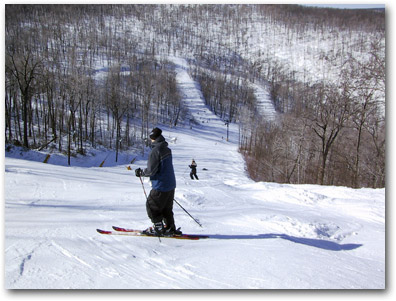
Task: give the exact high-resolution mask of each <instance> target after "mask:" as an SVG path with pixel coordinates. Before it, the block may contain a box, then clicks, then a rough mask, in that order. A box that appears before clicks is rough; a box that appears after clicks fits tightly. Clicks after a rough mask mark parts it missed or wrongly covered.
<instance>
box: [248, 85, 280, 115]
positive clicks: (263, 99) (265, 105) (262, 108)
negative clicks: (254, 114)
mask: <svg viewBox="0 0 396 301" xmlns="http://www.w3.org/2000/svg"><path fill="white" fill-rule="evenodd" d="M251 87H252V88H253V89H254V93H255V95H256V99H257V111H258V113H259V114H260V115H261V116H263V117H264V119H265V120H266V121H276V119H277V116H278V113H277V112H276V110H275V107H274V104H273V103H272V100H271V95H270V93H269V91H268V88H267V87H263V86H261V85H258V84H251Z"/></svg>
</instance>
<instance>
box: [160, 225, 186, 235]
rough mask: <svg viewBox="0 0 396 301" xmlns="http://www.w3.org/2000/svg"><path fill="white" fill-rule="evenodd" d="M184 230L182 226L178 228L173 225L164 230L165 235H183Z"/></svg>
mask: <svg viewBox="0 0 396 301" xmlns="http://www.w3.org/2000/svg"><path fill="white" fill-rule="evenodd" d="M181 235H182V232H181V231H180V228H177V229H176V227H175V226H174V225H173V226H170V227H166V228H165V230H164V236H181Z"/></svg>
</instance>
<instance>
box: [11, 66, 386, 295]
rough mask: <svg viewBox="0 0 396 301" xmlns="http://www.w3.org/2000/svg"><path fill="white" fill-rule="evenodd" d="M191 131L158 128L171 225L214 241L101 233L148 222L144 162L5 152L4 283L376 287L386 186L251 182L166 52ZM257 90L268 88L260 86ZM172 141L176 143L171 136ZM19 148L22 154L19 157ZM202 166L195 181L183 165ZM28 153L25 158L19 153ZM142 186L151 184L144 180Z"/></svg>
mask: <svg viewBox="0 0 396 301" xmlns="http://www.w3.org/2000/svg"><path fill="white" fill-rule="evenodd" d="M174 62H175V63H177V64H178V67H177V69H176V71H177V72H178V74H177V81H178V86H179V88H180V90H181V92H182V95H183V99H184V102H185V104H186V106H187V107H188V108H189V110H190V114H191V115H192V116H193V118H194V119H195V120H196V121H198V123H197V125H195V126H192V127H188V128H180V127H176V128H167V127H162V129H163V134H164V137H165V138H166V139H167V140H168V141H169V142H170V147H171V149H172V151H173V160H174V166H175V172H176V179H177V188H176V195H175V198H176V200H178V201H179V203H181V204H182V206H183V207H184V208H185V209H187V210H188V211H189V212H190V213H191V214H192V216H194V217H195V218H197V219H199V221H200V222H201V223H202V225H203V227H202V228H200V227H199V226H198V225H197V224H196V223H195V222H194V221H193V220H192V219H191V218H190V217H189V216H188V215H186V214H185V213H184V212H183V211H182V210H181V209H180V208H179V207H178V206H177V205H176V204H175V206H174V212H175V221H176V225H177V226H179V227H181V228H182V230H183V232H184V233H190V234H207V235H210V236H211V238H210V239H205V240H198V241H183V240H175V239H162V240H161V242H159V240H158V239H157V238H145V237H123V236H104V235H100V234H98V233H97V232H96V228H102V229H111V226H112V225H115V226H124V227H130V228H136V229H143V228H146V227H147V226H150V221H149V219H148V217H147V215H146V211H145V197H144V194H143V189H142V185H141V183H140V181H139V179H138V178H136V177H135V175H134V172H133V171H130V170H128V169H127V168H126V167H127V166H131V168H132V169H135V168H137V167H144V166H145V164H146V161H145V159H144V158H141V157H139V156H138V157H137V160H136V161H135V162H134V163H133V164H130V161H131V160H132V159H133V158H135V157H136V156H137V155H136V154H133V153H131V154H124V156H122V157H121V159H120V160H119V162H118V165H114V163H111V161H112V160H111V156H110V157H109V158H108V160H107V161H106V162H107V163H106V164H104V166H103V167H102V168H100V167H98V166H99V164H100V162H102V161H103V158H104V157H106V156H107V154H100V153H98V154H96V156H88V157H85V158H72V164H71V165H72V167H66V166H64V165H66V164H65V163H64V162H65V161H66V160H67V158H62V157H60V156H58V157H51V158H50V160H49V162H48V164H43V163H42V161H43V160H44V158H45V154H40V153H35V154H34V153H30V154H29V155H26V154H23V156H21V153H20V152H19V151H18V150H16V149H14V150H13V152H11V153H6V159H5V288H7V289H22V288H23V289H40V288H43V289H44V288H45V289H58V288H63V289H66V288H73V289H102V288H107V289H118V288H122V289H165V288H170V289H172V288H174V289H176V288H177V289H178V288H181V289H383V288H385V189H350V188H345V187H330V186H318V185H286V184H275V183H264V182H260V183H256V182H253V181H252V180H250V179H249V178H248V177H247V175H246V172H245V166H244V160H243V158H242V156H241V155H240V154H239V153H238V128H237V126H236V125H234V124H231V125H230V127H229V131H230V133H229V137H230V139H229V141H228V142H227V141H226V139H225V138H226V130H227V128H226V126H225V125H224V123H223V122H221V121H220V120H218V119H217V118H216V117H215V115H213V114H212V113H210V111H209V110H207V109H206V107H205V106H204V105H203V102H202V99H201V92H200V91H199V90H197V85H196V84H195V83H194V82H193V81H192V79H191V77H190V76H189V75H188V73H187V72H186V68H187V65H186V64H185V61H184V60H180V59H178V58H174ZM264 94H265V93H264ZM171 141H172V142H171ZM26 156H29V158H27V157H26ZM193 158H194V159H195V160H196V162H197V164H198V176H199V178H200V180H199V181H196V180H191V179H190V177H189V168H188V165H189V164H190V163H191V160H192V159H193ZM27 159H29V160H27ZM144 186H145V189H146V191H149V189H150V186H149V183H148V182H145V183H144Z"/></svg>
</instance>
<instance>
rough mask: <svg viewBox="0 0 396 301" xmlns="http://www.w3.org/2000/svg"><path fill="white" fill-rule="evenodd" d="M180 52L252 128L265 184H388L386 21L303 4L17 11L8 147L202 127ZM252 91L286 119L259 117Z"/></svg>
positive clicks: (220, 111) (245, 131) (139, 143)
mask: <svg viewBox="0 0 396 301" xmlns="http://www.w3.org/2000/svg"><path fill="white" fill-rule="evenodd" d="M169 56H181V57H184V58H186V59H187V60H188V62H189V63H190V65H191V66H192V68H191V70H193V71H192V76H193V77H194V79H195V80H196V81H197V82H198V83H199V84H200V86H201V89H202V93H203V95H204V98H205V101H206V102H207V105H208V106H209V107H210V108H211V110H212V111H213V112H215V113H216V115H218V116H219V117H221V118H222V119H223V120H225V121H230V122H235V123H238V124H239V126H240V128H241V137H240V151H241V153H242V154H243V155H244V157H245V159H246V165H247V169H248V171H249V174H250V176H251V177H252V178H253V179H254V180H257V181H276V182H284V183H318V184H331V185H347V186H352V187H384V186H385V74H386V72H385V12H381V11H372V10H335V9H318V8H308V7H303V6H299V5H241V4H238V5H220V4H218V5H197V4H196V5H195V4H194V5H138V4H134V5H14V4H13V5H6V9H5V140H6V146H7V147H10V146H11V145H22V146H24V147H25V148H27V149H39V150H47V151H48V152H51V151H57V152H63V153H65V154H67V155H68V156H69V157H70V156H72V155H76V154H85V153H86V151H87V150H89V149H90V148H98V147H105V148H108V149H113V150H115V151H116V152H117V153H118V152H119V151H124V150H128V149H131V148H136V149H139V148H142V149H144V143H145V142H144V141H145V138H147V135H148V131H149V130H150V129H151V128H152V127H153V126H156V125H158V124H166V125H169V126H191V125H192V124H194V123H195V121H194V120H191V119H189V117H188V112H187V111H186V109H185V108H184V107H183V103H182V101H181V96H180V95H179V93H178V89H177V85H176V80H175V73H174V66H173V64H172V63H171V62H170V60H168V57H169ZM250 83H258V84H261V85H265V86H268V87H269V89H270V91H271V97H272V100H273V103H274V106H275V107H276V109H277V111H278V112H279V118H278V120H276V121H270V120H266V119H265V117H263V116H259V114H258V112H257V110H256V107H257V103H256V102H257V99H256V98H255V94H254V90H253V89H252V88H251V85H250Z"/></svg>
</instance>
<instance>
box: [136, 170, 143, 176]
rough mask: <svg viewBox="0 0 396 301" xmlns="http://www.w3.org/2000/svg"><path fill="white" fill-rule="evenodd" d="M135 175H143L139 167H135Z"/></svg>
mask: <svg viewBox="0 0 396 301" xmlns="http://www.w3.org/2000/svg"><path fill="white" fill-rule="evenodd" d="M135 175H136V176H137V177H141V176H143V170H142V169H141V168H138V169H135Z"/></svg>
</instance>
